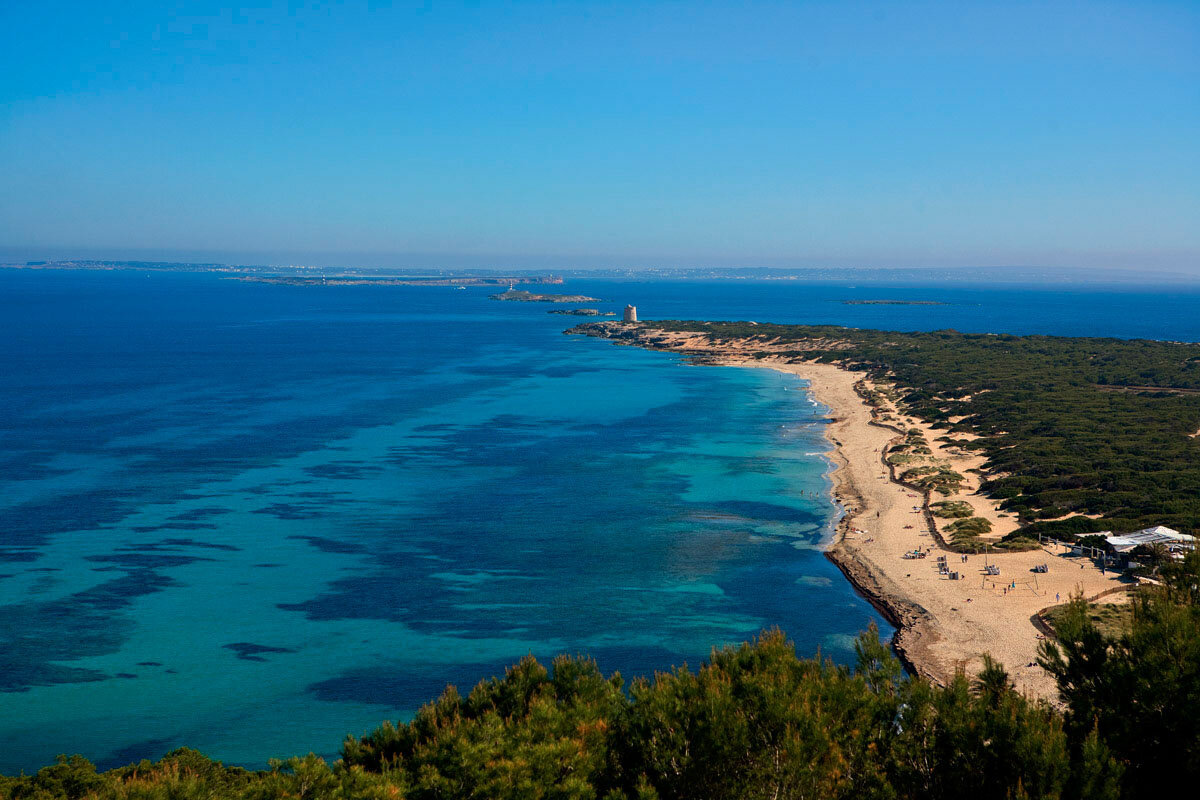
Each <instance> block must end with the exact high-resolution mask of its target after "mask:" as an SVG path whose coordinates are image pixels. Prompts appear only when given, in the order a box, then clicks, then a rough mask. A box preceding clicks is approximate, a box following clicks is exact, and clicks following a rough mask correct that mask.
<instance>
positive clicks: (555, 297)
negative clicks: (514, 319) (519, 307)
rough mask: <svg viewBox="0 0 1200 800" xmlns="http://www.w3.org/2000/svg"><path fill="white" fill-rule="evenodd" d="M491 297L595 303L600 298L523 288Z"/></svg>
mask: <svg viewBox="0 0 1200 800" xmlns="http://www.w3.org/2000/svg"><path fill="white" fill-rule="evenodd" d="M491 299H492V300H508V301H510V302H514V303H595V302H596V301H598V300H599V298H598V297H588V296H587V295H583V294H534V293H533V292H527V291H524V290H523V289H509V290H508V291H507V292H501V293H500V294H493V295H491ZM589 316H590V315H589Z"/></svg>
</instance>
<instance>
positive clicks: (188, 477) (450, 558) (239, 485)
mask: <svg viewBox="0 0 1200 800" xmlns="http://www.w3.org/2000/svg"><path fill="white" fill-rule="evenodd" d="M0 285H2V287H3V293H2V297H3V304H4V308H3V312H4V313H3V315H2V316H3V320H4V321H3V323H0V324H2V325H3V327H4V329H3V333H4V336H5V341H7V342H9V343H10V345H11V346H10V347H8V348H6V350H5V352H4V354H3V367H4V369H3V373H2V376H3V378H2V380H3V385H2V387H0V388H2V389H3V391H4V396H5V397H6V398H7V399H6V414H5V418H4V421H3V427H2V429H0V437H2V438H0V443H2V444H3V451H2V452H3V456H2V460H0V481H2V486H3V494H2V495H0V507H2V509H3V512H2V513H3V518H4V520H5V522H4V531H3V534H2V537H3V538H2V539H0V575H3V578H0V606H2V608H0V640H2V642H3V648H2V653H3V654H2V655H0V688H2V689H3V691H2V692H0V770H3V771H5V772H12V771H15V770H19V769H32V768H36V767H37V766H39V765H41V764H44V763H46V762H47V761H49V760H51V759H52V758H53V756H54V755H55V754H56V753H59V752H80V753H83V754H85V755H87V756H88V757H90V758H92V759H94V760H97V761H98V762H99V763H101V764H102V765H108V764H116V763H124V762H127V761H130V760H133V759H138V758H142V757H156V756H158V755H161V754H162V753H163V752H165V751H166V750H169V749H171V748H173V747H176V746H179V745H182V744H187V745H190V746H193V747H197V748H199V749H201V750H203V751H205V752H206V753H208V754H210V755H212V756H214V757H217V758H220V759H223V760H225V761H227V762H232V763H242V764H247V765H254V766H257V765H262V764H264V763H265V761H266V760H267V759H268V758H270V757H274V756H283V755H290V754H295V753H303V752H307V751H309V750H315V751H317V752H319V753H324V754H332V753H335V752H336V749H337V747H338V746H339V744H340V742H341V739H342V737H343V736H344V735H345V734H347V733H362V732H364V731H366V730H368V729H370V728H371V727H374V726H375V725H377V724H378V723H379V722H381V721H382V720H384V719H396V718H403V717H405V716H407V715H409V714H411V713H412V712H413V711H414V710H415V709H416V708H417V707H418V706H419V705H420V704H421V703H422V702H424V701H426V700H428V699H430V698H432V697H434V696H436V694H438V693H439V692H440V691H441V689H442V688H443V687H444V686H445V685H446V683H448V682H449V683H455V684H457V685H459V686H460V688H463V689H464V690H465V689H467V688H469V687H470V686H471V685H473V684H474V683H475V682H476V681H477V680H479V679H480V678H482V677H485V676H488V675H492V674H495V673H497V672H499V671H501V670H502V669H503V667H504V666H505V665H507V664H509V663H512V662H513V661H514V660H516V659H518V658H520V657H521V656H522V655H524V654H526V653H534V654H535V655H537V656H539V657H549V656H551V655H553V654H555V653H559V652H587V653H590V654H592V655H594V656H595V657H596V658H597V660H598V662H599V664H600V666H601V667H602V668H603V669H605V670H606V671H609V670H620V671H621V672H622V673H623V674H626V675H637V674H650V673H651V672H653V671H654V670H655V669H664V668H667V667H669V666H671V665H674V664H679V663H682V662H684V661H688V662H691V663H696V662H697V661H698V660H699V659H701V658H703V657H705V656H706V655H707V653H708V651H709V649H710V648H711V647H712V646H715V645H720V644H723V643H729V642H738V641H742V640H744V639H746V638H747V637H749V636H752V635H754V634H755V633H756V632H757V631H759V630H760V629H762V628H764V627H767V626H773V625H779V626H781V627H783V628H784V629H785V630H786V631H787V632H788V633H789V634H790V635H791V636H792V637H793V638H794V639H795V641H796V643H797V647H798V649H799V650H800V651H801V652H802V653H805V654H810V653H812V652H815V651H816V650H817V649H818V648H820V649H821V650H822V651H823V652H824V653H826V654H828V655H830V656H832V657H833V658H835V659H839V660H845V659H847V658H849V656H850V649H849V647H850V641H851V639H852V637H853V635H854V634H855V633H856V632H857V631H859V630H861V629H863V628H865V627H866V626H867V625H868V624H869V623H871V622H875V623H877V624H880V626H881V627H882V628H883V629H884V630H885V633H886V632H887V631H888V629H887V626H886V624H884V623H883V622H882V620H880V619H879V618H878V617H877V615H876V614H875V613H874V612H873V611H872V609H871V608H870V607H869V605H867V604H866V603H865V602H864V601H863V600H862V599H861V598H859V597H857V596H856V595H855V593H854V592H853V591H852V590H851V589H850V587H849V586H848V585H847V584H846V583H845V582H844V580H842V579H841V576H840V575H839V573H838V572H837V571H836V570H835V569H834V568H833V567H832V566H831V565H830V564H829V562H828V561H827V560H826V559H825V558H824V557H823V556H822V555H821V552H820V548H821V543H822V540H823V539H825V537H827V536H828V534H829V531H830V528H831V524H832V521H833V519H834V516H835V513H836V509H835V507H834V506H833V504H832V503H831V501H830V499H829V497H828V492H827V490H828V481H827V478H826V477H825V472H826V469H827V462H826V461H825V459H824V458H823V456H822V453H824V452H825V451H826V448H827V445H826V442H825V440H824V438H823V436H822V426H823V424H824V423H823V416H824V409H822V408H820V407H818V406H817V405H815V404H814V403H813V402H812V401H811V400H810V399H809V397H808V395H807V393H805V392H804V391H802V385H801V384H800V382H799V381H797V380H796V379H794V378H791V377H786V378H785V377H783V376H780V375H779V374H776V373H772V372H769V371H766V370H752V369H732V368H730V369H711V368H700V367H689V366H685V365H682V364H681V363H680V362H679V361H678V360H677V359H676V358H674V357H672V356H669V355H665V354H657V353H648V352H643V351H639V350H633V349H628V348H616V347H613V346H611V345H610V344H608V343H607V342H603V341H599V340H593V339H586V338H581V337H566V336H563V335H562V333H561V332H562V330H563V329H564V328H565V327H566V326H567V325H568V324H569V323H570V321H571V320H570V318H563V317H557V316H550V315H547V314H546V313H545V312H546V307H545V306H529V305H518V304H502V303H495V302H492V301H489V300H487V299H486V294H487V292H486V291H483V290H469V291H463V292H453V291H449V290H445V289H427V288H403V287H397V288H375V289H369V288H368V289H359V288H349V289H348V290H346V291H342V290H334V291H327V290H321V289H316V290H314V289H305V288H300V289H297V288H292V287H271V286H261V285H254V284H240V283H233V282H228V281H221V280H218V279H216V278H214V277H212V276H195V275H182V276H181V275H151V276H147V275H141V274H127V273H111V274H84V273H19V272H10V273H0ZM617 288H618V287H606V288H605V291H604V293H605V294H608V293H615V292H613V290H614V289H617ZM617 299H623V298H614V301H616V300H617Z"/></svg>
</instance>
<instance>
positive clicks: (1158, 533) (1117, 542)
mask: <svg viewBox="0 0 1200 800" xmlns="http://www.w3.org/2000/svg"><path fill="white" fill-rule="evenodd" d="M1104 538H1105V540H1106V541H1107V542H1108V543H1109V544H1110V545H1111V546H1112V549H1113V550H1115V551H1116V552H1118V553H1128V552H1129V551H1130V550H1132V549H1133V548H1135V547H1137V546H1138V545H1140V544H1164V545H1166V546H1167V547H1169V548H1171V549H1178V548H1181V547H1195V546H1196V537H1195V536H1188V535H1187V534H1186V533H1180V532H1179V531H1175V530H1171V529H1170V528H1168V527H1167V526H1166V525H1155V526H1154V527H1153V528H1145V529H1143V530H1140V531H1134V532H1133V533H1122V534H1119V535H1116V536H1106V537H1104Z"/></svg>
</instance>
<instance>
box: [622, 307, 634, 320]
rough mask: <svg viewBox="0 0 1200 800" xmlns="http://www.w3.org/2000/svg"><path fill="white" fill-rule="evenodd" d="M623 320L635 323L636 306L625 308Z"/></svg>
mask: <svg viewBox="0 0 1200 800" xmlns="http://www.w3.org/2000/svg"><path fill="white" fill-rule="evenodd" d="M623 319H624V320H625V321H626V322H637V306H625V316H624V318H623Z"/></svg>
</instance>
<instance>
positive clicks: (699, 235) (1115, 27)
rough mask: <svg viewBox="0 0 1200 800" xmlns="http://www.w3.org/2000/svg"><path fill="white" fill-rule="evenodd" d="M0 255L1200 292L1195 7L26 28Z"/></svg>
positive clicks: (38, 12)
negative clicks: (757, 274)
mask: <svg viewBox="0 0 1200 800" xmlns="http://www.w3.org/2000/svg"><path fill="white" fill-rule="evenodd" d="M0 44H2V45H3V46H0V255H3V253H4V252H9V253H21V254H22V256H26V255H27V256H28V257H30V258H33V257H38V255H47V256H51V257H54V256H67V255H75V256H79V257H89V256H90V257H127V258H136V257H164V258H170V257H173V256H176V255H186V256H188V257H194V256H203V255H209V256H212V257H214V258H217V259H218V260H227V259H228V260H241V261H246V260H249V261H255V260H261V261H268V262H275V263H279V262H284V263H287V262H296V263H329V264H337V263H354V262H364V263H365V262H372V263H379V264H387V265H395V266H432V265H446V266H455V265H471V266H484V265H494V266H526V265H527V266H550V265H561V266H610V265H622V266H638V265H668V264H669V265H688V264H696V265H711V264H721V265H731V266H737V265H744V266H749V265H766V266H811V265H863V266H919V265H931V266H932V265H939V266H944V265H1005V264H1024V265H1054V266H1080V267H1086V266H1103V267H1126V268H1137V267H1143V266H1144V267H1147V268H1156V269H1160V268H1167V269H1180V270H1189V271H1195V272H1200V2H1178V3H1158V2H1139V3H1097V2H1086V3H1084V2H1080V3H1075V2H1037V3H1020V2H1006V3H971V2H958V3H907V2H887V3H867V2H864V3H854V2H838V3H834V2H792V3H715V2H714V3H704V2H692V3H599V2H590V3H584V2H578V3H572V2H558V3H538V2H521V3H487V2H478V3H469V4H450V3H436V2H429V3H416V4H402V3H390V4H389V3H382V2H373V3H349V2H348V3H321V4H315V3H263V4H258V5H254V6H240V7H236V8H235V7H230V6H225V5H221V4H218V3H202V2H175V3H172V2H140V1H139V0H127V1H126V2H120V3H117V2H110V3H102V2H90V3H82V2H81V3H62V2H54V1H53V0H45V1H43V2H36V3H32V2H31V3H18V2H7V3H3V4H0Z"/></svg>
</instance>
